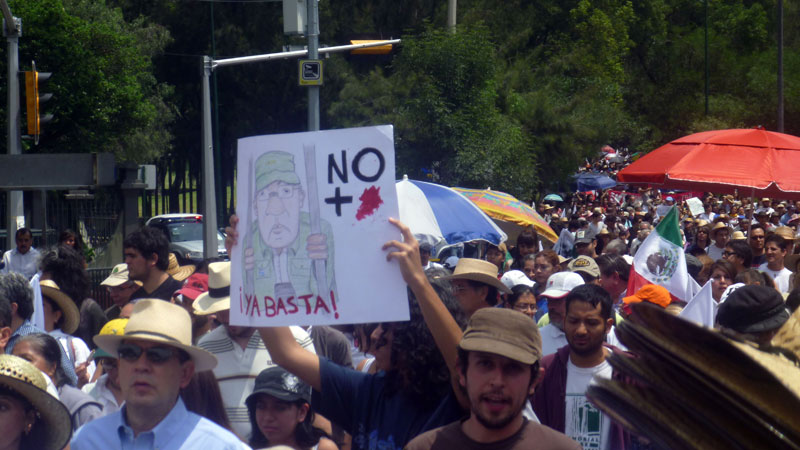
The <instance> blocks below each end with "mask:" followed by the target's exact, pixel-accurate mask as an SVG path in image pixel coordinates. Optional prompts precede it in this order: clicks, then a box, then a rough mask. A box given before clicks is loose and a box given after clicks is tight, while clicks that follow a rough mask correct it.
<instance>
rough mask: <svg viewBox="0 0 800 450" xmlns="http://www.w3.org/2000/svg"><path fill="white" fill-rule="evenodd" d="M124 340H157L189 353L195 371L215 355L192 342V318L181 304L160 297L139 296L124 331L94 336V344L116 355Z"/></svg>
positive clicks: (211, 362) (209, 366) (207, 365)
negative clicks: (139, 298) (146, 297)
mask: <svg viewBox="0 0 800 450" xmlns="http://www.w3.org/2000/svg"><path fill="white" fill-rule="evenodd" d="M125 339H137V340H143V341H149V342H158V343H161V344H167V345H170V346H172V347H175V348H179V349H181V350H183V351H185V352H186V353H188V354H189V356H191V358H192V360H193V361H194V365H195V370H196V371H198V372H201V371H203V370H211V369H213V368H214V367H216V366H217V358H216V357H215V356H214V355H213V354H211V353H210V352H207V351H205V350H203V349H201V348H198V347H195V346H193V345H192V319H191V317H189V313H188V312H187V311H186V310H185V309H184V308H183V307H181V306H178V305H174V304H172V303H169V302H165V301H164V300H158V299H150V298H148V299H142V300H139V301H137V302H136V304H135V305H134V306H133V313H131V318H130V319H129V320H128V325H126V326H125V334H124V335H117V334H106V335H97V336H95V337H94V339H93V340H94V343H95V344H97V346H98V347H100V348H102V349H103V350H104V351H105V352H107V353H109V354H111V355H116V354H118V352H117V348H118V347H119V344H120V343H121V342H122V341H123V340H125Z"/></svg>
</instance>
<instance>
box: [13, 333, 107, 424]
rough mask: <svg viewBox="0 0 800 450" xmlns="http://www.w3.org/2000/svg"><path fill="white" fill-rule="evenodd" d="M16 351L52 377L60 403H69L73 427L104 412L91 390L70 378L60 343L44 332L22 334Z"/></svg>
mask: <svg viewBox="0 0 800 450" xmlns="http://www.w3.org/2000/svg"><path fill="white" fill-rule="evenodd" d="M13 354H14V355H15V356H19V357H20V358H22V359H25V360H27V361H29V362H30V363H31V364H33V365H34V366H36V368H37V369H39V370H41V371H42V372H44V374H45V375H47V376H49V377H50V379H51V380H53V384H55V385H56V388H57V389H58V397H59V400H61V403H63V404H64V406H66V407H67V409H68V410H69V413H70V417H71V419H72V430H73V431H75V430H77V429H78V428H80V426H81V425H83V424H85V423H86V422H89V421H90V420H93V419H96V418H98V417H101V416H102V415H103V412H102V410H103V407H102V406H101V405H100V403H98V402H97V401H95V399H93V398H92V397H91V396H90V395H89V394H86V393H84V392H82V391H81V390H80V389H78V388H76V387H74V386H72V385H70V384H69V383H70V380H69V378H68V377H67V374H66V373H65V372H64V368H63V367H61V345H60V344H59V343H58V341H56V340H55V338H53V337H52V336H50V335H49V334H45V333H35V334H29V335H27V336H23V337H21V338H20V339H19V340H18V341H17V344H16V345H14V351H13Z"/></svg>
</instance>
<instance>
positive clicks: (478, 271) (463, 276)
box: [209, 258, 511, 294]
mask: <svg viewBox="0 0 800 450" xmlns="http://www.w3.org/2000/svg"><path fill="white" fill-rule="evenodd" d="M443 278H444V279H446V280H472V281H477V282H479V283H483V284H488V285H489V286H494V287H496V288H497V290H498V291H500V292H502V293H503V294H510V293H511V290H510V289H508V287H506V285H505V284H503V282H502V281H500V280H499V279H497V266H495V265H494V264H492V263H490V262H489V261H484V260H482V259H475V258H461V259H459V260H458V264H457V265H456V269H455V270H454V271H453V274H452V275H450V276H447V277H443ZM210 284H211V283H210V282H209V287H210Z"/></svg>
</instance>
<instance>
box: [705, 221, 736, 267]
mask: <svg viewBox="0 0 800 450" xmlns="http://www.w3.org/2000/svg"><path fill="white" fill-rule="evenodd" d="M710 235H711V240H712V241H713V242H712V243H711V245H709V246H708V247H706V254H708V257H709V258H711V259H712V260H714V261H716V260H718V259H721V258H722V253H723V252H724V251H725V245H727V244H728V240H729V238H730V235H731V231H730V230H729V229H728V227H727V226H726V225H725V224H724V223H722V222H717V224H716V225H714V228H712V229H711V233H710Z"/></svg>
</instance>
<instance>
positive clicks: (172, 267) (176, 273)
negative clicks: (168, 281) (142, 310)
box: [167, 253, 197, 281]
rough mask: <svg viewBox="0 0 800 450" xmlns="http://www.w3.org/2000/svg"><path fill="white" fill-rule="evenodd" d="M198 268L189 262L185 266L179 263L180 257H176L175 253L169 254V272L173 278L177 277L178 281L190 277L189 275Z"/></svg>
mask: <svg viewBox="0 0 800 450" xmlns="http://www.w3.org/2000/svg"><path fill="white" fill-rule="evenodd" d="M196 269H197V267H195V266H193V265H192V264H187V265H185V266H181V265H178V258H176V257H175V254H174V253H170V254H169V266H168V267H167V273H168V274H169V276H171V277H172V278H175V279H176V280H178V281H183V280H185V279H187V278H189V275H191V274H193V273H194V271H195V270H196Z"/></svg>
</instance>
